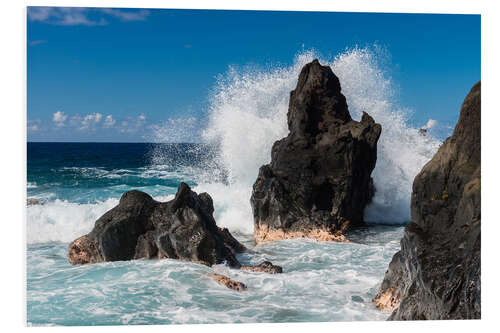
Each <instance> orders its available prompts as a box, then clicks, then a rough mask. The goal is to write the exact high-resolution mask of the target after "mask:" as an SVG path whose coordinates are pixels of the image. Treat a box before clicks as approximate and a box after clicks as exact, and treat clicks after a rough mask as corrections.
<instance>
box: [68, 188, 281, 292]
mask: <svg viewBox="0 0 500 333" xmlns="http://www.w3.org/2000/svg"><path fill="white" fill-rule="evenodd" d="M213 212H214V207H213V202H212V198H211V197H210V195H208V194H207V193H201V194H197V193H195V192H193V191H192V190H191V188H190V187H189V186H188V185H187V184H185V183H181V184H180V186H179V188H178V190H177V193H176V195H175V198H174V199H173V200H171V201H168V202H163V203H161V202H158V201H155V200H154V199H153V198H151V197H150V196H149V195H148V194H146V193H144V192H141V191H135V190H134V191H129V192H126V193H125V194H123V196H122V197H121V199H120V202H119V204H118V205H117V206H116V207H114V208H113V209H111V210H110V211H108V212H107V213H105V214H104V215H103V216H102V217H101V218H99V219H98V220H97V221H96V222H95V226H94V229H92V231H91V232H90V233H88V234H86V235H83V236H81V237H79V238H77V239H76V240H74V241H73V242H72V243H71V244H70V245H69V250H68V260H69V261H70V263H71V264H73V265H77V264H78V265H82V264H91V263H98V262H105V261H119V260H132V259H142V258H144V259H164V258H170V259H177V260H182V261H192V262H196V263H199V264H203V265H207V266H212V265H214V264H220V263H224V262H225V263H227V264H228V265H229V266H230V267H233V268H237V269H243V270H252V271H254V272H267V273H271V274H275V273H281V272H282V268H281V267H279V266H276V265H273V264H272V263H271V262H269V261H265V262H263V263H261V264H260V265H258V266H255V267H253V266H242V265H241V264H240V262H239V261H238V259H237V258H236V254H237V253H241V252H244V251H246V248H245V246H244V245H243V244H241V243H240V242H238V241H237V240H236V238H234V237H233V236H232V235H231V233H230V232H229V231H228V230H227V229H225V228H219V227H218V226H217V225H216V222H215V220H214V218H213ZM216 280H217V281H219V282H220V283H221V281H224V282H225V283H223V284H224V285H226V286H228V287H230V288H232V289H234V288H233V287H234V286H235V285H238V284H234V283H233V282H231V281H232V280H230V279H229V278H227V277H226V279H222V280H221V279H220V277H219V278H216ZM244 289H245V288H236V289H235V290H244Z"/></svg>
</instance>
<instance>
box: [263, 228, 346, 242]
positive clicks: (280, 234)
mask: <svg viewBox="0 0 500 333" xmlns="http://www.w3.org/2000/svg"><path fill="white" fill-rule="evenodd" d="M254 238H255V242H256V243H257V244H259V243H263V242H272V241H277V240H283V239H294V238H311V239H315V240H316V241H318V242H343V243H345V242H349V240H348V239H347V238H346V237H345V236H344V235H343V234H342V232H330V231H327V230H321V229H310V230H301V231H284V230H283V229H270V228H269V227H267V226H266V225H255V230H254Z"/></svg>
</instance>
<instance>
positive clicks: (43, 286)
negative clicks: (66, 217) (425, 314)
mask: <svg viewBox="0 0 500 333" xmlns="http://www.w3.org/2000/svg"><path fill="white" fill-rule="evenodd" d="M361 234H364V235H363V236H361ZM401 234H402V228H401V227H380V226H377V227H374V228H372V229H371V230H370V231H367V230H365V231H362V232H359V235H358V236H359V238H363V243H357V242H354V241H353V242H351V243H348V244H344V243H318V242H315V241H312V240H286V241H279V242H274V243H265V244H262V245H259V246H257V247H254V248H252V250H251V251H250V252H248V253H245V254H242V255H240V256H239V259H240V260H241V261H242V262H243V263H251V264H258V263H260V262H261V261H262V260H271V261H272V262H273V263H275V264H278V265H281V266H283V270H284V272H283V273H282V274H277V275H269V274H264V273H254V272H248V271H238V270H234V269H230V268H228V267H227V266H224V265H216V266H214V267H206V266H203V265H198V264H194V263H186V262H180V261H176V260H170V259H165V260H134V261H129V262H110V263H100V264H94V265H85V266H72V265H70V264H69V263H68V261H67V259H66V253H67V245H68V244H66V243H48V244H33V245H30V246H29V247H28V261H27V272H28V293H27V299H28V322H29V323H30V324H32V325H132V324H174V323H175V324H182V323H242V322H310V321H352V320H385V319H386V318H387V317H388V313H386V312H382V311H379V310H377V309H375V308H374V306H373V304H372V303H371V299H372V298H373V296H374V295H375V292H376V288H377V287H378V285H379V284H380V282H381V279H382V277H383V275H384V273H385V270H386V268H387V264H388V263H389V261H390V259H391V257H392V255H393V254H394V252H395V251H397V250H398V248H399V241H396V240H398V239H400V237H401ZM238 238H239V239H240V240H243V241H245V240H246V242H245V243H246V245H248V246H251V245H252V244H251V239H250V237H248V236H243V235H238ZM211 272H217V273H221V274H225V275H227V276H230V277H231V278H233V279H235V280H237V281H241V282H243V283H245V284H246V285H247V287H248V289H247V290H246V291H244V292H235V291H232V290H230V289H227V288H225V287H222V286H220V285H219V284H217V283H216V282H215V281H214V280H212V279H211V278H210V277H209V274H210V273H211Z"/></svg>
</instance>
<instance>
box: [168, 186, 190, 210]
mask: <svg viewBox="0 0 500 333" xmlns="http://www.w3.org/2000/svg"><path fill="white" fill-rule="evenodd" d="M193 194H195V193H194V192H193V191H191V188H190V187H189V185H188V184H186V183H184V182H181V184H180V185H179V188H178V189H177V193H176V194H175V198H174V200H172V209H173V210H177V209H178V208H179V207H181V206H185V205H187V206H189V207H191V206H192V205H193Z"/></svg>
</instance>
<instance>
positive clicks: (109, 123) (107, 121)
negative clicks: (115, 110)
mask: <svg viewBox="0 0 500 333" xmlns="http://www.w3.org/2000/svg"><path fill="white" fill-rule="evenodd" d="M115 124H116V120H114V119H113V115H107V116H106V118H104V124H103V127H105V128H109V127H113V126H114V125H115Z"/></svg>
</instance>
